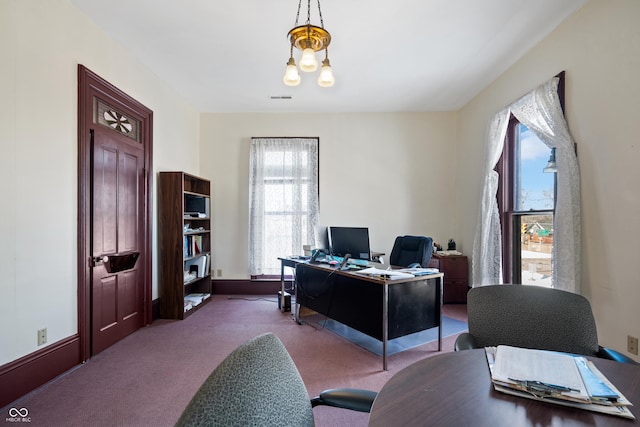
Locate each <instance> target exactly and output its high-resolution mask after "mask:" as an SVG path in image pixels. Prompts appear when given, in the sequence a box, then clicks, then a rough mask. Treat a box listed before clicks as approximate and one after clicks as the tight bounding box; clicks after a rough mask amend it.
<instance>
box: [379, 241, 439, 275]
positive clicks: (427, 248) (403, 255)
mask: <svg viewBox="0 0 640 427" xmlns="http://www.w3.org/2000/svg"><path fill="white" fill-rule="evenodd" d="M432 253H433V239H432V238H431V237H424V236H398V237H396V240H395V242H394V243H393V249H391V255H390V256H389V264H391V265H398V266H401V267H408V266H409V265H411V264H415V263H418V264H420V267H422V268H427V267H428V266H429V260H430V259H431V255H432Z"/></svg>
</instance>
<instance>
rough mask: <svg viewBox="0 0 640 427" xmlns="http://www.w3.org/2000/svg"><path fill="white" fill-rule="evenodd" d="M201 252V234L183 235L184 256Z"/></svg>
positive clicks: (187, 256)
mask: <svg viewBox="0 0 640 427" xmlns="http://www.w3.org/2000/svg"><path fill="white" fill-rule="evenodd" d="M201 252H202V236H199V235H193V236H191V235H190V236H184V257H185V258H190V257H192V256H196V255H198V254H199V253H201Z"/></svg>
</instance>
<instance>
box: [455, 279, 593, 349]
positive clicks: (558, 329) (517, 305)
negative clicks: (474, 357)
mask: <svg viewBox="0 0 640 427" xmlns="http://www.w3.org/2000/svg"><path fill="white" fill-rule="evenodd" d="M467 312H468V323H469V334H470V335H471V336H472V337H473V339H474V340H475V344H476V345H477V347H486V346H497V345H500V344H504V345H511V346H515V347H525V348H535V349H544V350H554V351H562V352H566V353H576V354H583V355H587V356H593V355H595V354H596V353H598V334H597V331H596V322H595V319H594V317H593V312H592V311H591V304H590V303H589V301H588V300H587V299H586V298H585V297H583V296H582V295H578V294H574V293H571V292H566V291H561V290H558V289H550V288H543V287H539V286H527V285H493V286H480V287H477V288H473V289H471V290H470V291H469V292H468V294H467Z"/></svg>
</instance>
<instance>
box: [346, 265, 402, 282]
mask: <svg viewBox="0 0 640 427" xmlns="http://www.w3.org/2000/svg"><path fill="white" fill-rule="evenodd" d="M356 273H357V274H364V275H366V276H371V277H376V278H380V279H408V278H411V277H413V274H411V273H406V272H403V271H400V270H382V269H380V268H375V267H369V268H363V269H362V270H359V271H357V272H356Z"/></svg>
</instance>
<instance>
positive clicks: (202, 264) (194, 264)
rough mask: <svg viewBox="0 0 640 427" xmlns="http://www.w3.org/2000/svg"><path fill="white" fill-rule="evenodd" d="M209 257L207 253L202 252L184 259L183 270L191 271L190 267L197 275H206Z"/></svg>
mask: <svg viewBox="0 0 640 427" xmlns="http://www.w3.org/2000/svg"><path fill="white" fill-rule="evenodd" d="M209 257H210V255H209V254H204V255H202V256H199V257H196V258H192V259H190V260H187V261H185V263H184V269H185V271H192V269H195V271H196V275H197V277H204V276H206V275H207V274H208V271H207V264H208V259H209Z"/></svg>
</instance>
